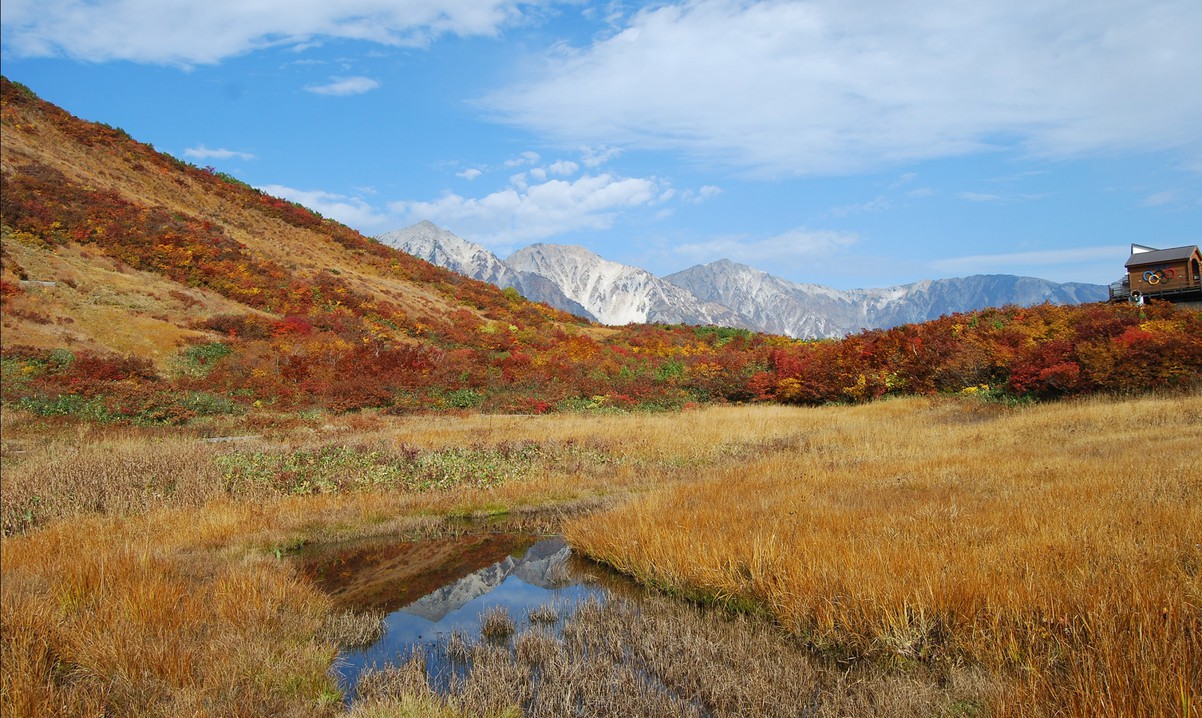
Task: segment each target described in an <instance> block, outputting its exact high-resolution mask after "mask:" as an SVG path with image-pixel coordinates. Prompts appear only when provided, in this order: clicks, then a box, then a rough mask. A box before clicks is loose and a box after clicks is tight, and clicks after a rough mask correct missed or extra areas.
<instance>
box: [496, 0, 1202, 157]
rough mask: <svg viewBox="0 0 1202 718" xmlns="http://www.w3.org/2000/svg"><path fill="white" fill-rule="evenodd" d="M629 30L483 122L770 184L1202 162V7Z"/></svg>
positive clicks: (952, 1) (760, 19)
mask: <svg viewBox="0 0 1202 718" xmlns="http://www.w3.org/2000/svg"><path fill="white" fill-rule="evenodd" d="M623 23H624V26H623V27H622V28H621V29H620V30H619V31H615V32H611V33H609V34H606V35H604V36H602V37H600V38H599V39H597V40H595V41H594V42H592V43H591V44H588V45H586V46H583V47H577V48H572V47H564V46H562V45H561V46H557V47H556V48H555V49H554V50H553V51H551V52H549V53H548V55H547V56H546V62H545V66H544V68H543V69H542V71H541V73H540V74H539V75H537V76H535V77H533V78H523V80H522V82H521V83H515V84H514V85H513V86H511V87H508V88H504V89H502V90H500V91H497V92H494V93H492V94H490V95H488V96H487V97H485V98H483V100H482V102H483V104H484V105H485V106H487V107H488V108H490V109H491V110H493V111H494V112H495V113H497V114H498V115H499V116H500V117H502V118H503V119H504V120H505V121H507V122H509V123H512V124H514V125H517V126H521V127H523V128H526V129H529V130H533V131H536V132H540V133H543V134H544V135H546V136H549V137H553V138H556V139H558V140H560V141H563V142H565V143H574V144H581V145H588V146H598V145H609V146H623V147H627V148H630V149H666V150H672V151H676V152H679V153H682V154H685V155H690V156H697V157H701V158H705V159H706V160H708V161H710V162H721V163H725V164H728V165H732V166H735V167H742V168H745V169H746V170H748V171H751V172H753V173H756V174H760V175H769V176H788V175H813V174H842V173H853V172H861V171H866V170H877V169H880V168H884V167H889V166H895V165H898V164H900V163H905V162H911V161H917V160H924V159H931V158H944V157H954V156H963V155H968V154H974V153H982V152H995V151H997V150H998V149H1005V150H1010V151H1012V152H1017V153H1020V154H1025V155H1040V156H1053V157H1071V156H1080V155H1085V154H1091V153H1114V152H1125V151H1132V152H1142V151H1171V152H1176V153H1177V155H1178V156H1179V157H1180V158H1181V162H1182V163H1183V164H1186V163H1188V162H1189V160H1190V159H1191V158H1192V160H1193V163H1192V165H1193V166H1198V165H1199V164H1200V163H1202V123H1199V122H1198V121H1197V118H1198V117H1202V93H1199V92H1197V90H1196V84H1197V78H1198V77H1199V76H1202V43H1199V42H1198V36H1199V32H1200V31H1202V3H1198V2H1196V1H1192V0H1111V1H1110V2H1104V3H1084V2H1072V1H1070V0H1053V1H1051V2H1044V3H1014V2H1011V1H1010V0H979V1H978V2H974V3H971V6H968V5H965V4H964V3H963V2H960V1H959V0H931V1H930V2H924V3H922V5H921V7H915V6H913V5H912V4H908V3H897V2H892V1H891V0H865V1H864V2H855V3H847V2H843V1H842V0H808V1H806V2H783V1H782V2H776V1H771V2H744V1H743V0H691V1H689V2H676V3H665V4H653V5H650V6H648V7H646V8H645V9H643V10H642V11H640V12H638V13H636V14H634V15H633V16H631V17H630V18H628V19H626V18H624V19H623ZM1148 48H1156V51H1155V52H1149V51H1148ZM999 58H1002V59H1004V61H999ZM636 77H637V78H638V81H637V82H631V81H630V78H636Z"/></svg>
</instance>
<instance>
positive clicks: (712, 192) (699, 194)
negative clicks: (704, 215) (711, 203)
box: [680, 184, 722, 204]
mask: <svg viewBox="0 0 1202 718" xmlns="http://www.w3.org/2000/svg"><path fill="white" fill-rule="evenodd" d="M720 194H722V188H721V187H715V186H713V185H709V184H707V185H704V186H702V187H701V188H700V189H698V190H685V191H684V192H681V193H680V196H681V199H683V200H684V201H685V202H691V203H693V204H701V203H702V202H705V201H707V200H710V199H713V198H714V197H717V196H718V195H720Z"/></svg>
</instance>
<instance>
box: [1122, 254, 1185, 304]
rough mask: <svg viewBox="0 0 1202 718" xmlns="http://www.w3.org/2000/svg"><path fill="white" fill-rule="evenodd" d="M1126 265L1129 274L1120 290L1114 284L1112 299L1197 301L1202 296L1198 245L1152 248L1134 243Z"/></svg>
mask: <svg viewBox="0 0 1202 718" xmlns="http://www.w3.org/2000/svg"><path fill="white" fill-rule="evenodd" d="M1125 266H1126V268H1127V276H1126V277H1124V278H1123V281H1122V282H1121V283H1120V286H1119V287H1118V289H1117V291H1116V288H1115V287H1114V286H1113V285H1112V287H1111V299H1112V300H1115V301H1142V300H1144V299H1166V300H1169V301H1175V302H1176V301H1181V302H1196V301H1198V300H1200V299H1202V251H1199V249H1198V247H1197V246H1186V247H1173V248H1172V249H1153V248H1152V247H1144V246H1142V245H1139V244H1133V245H1131V257H1130V258H1129V259H1128V260H1127V264H1126V265H1125Z"/></svg>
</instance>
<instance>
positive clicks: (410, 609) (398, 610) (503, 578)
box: [304, 535, 607, 700]
mask: <svg viewBox="0 0 1202 718" xmlns="http://www.w3.org/2000/svg"><path fill="white" fill-rule="evenodd" d="M502 553H503V554H504V555H503V556H502V557H500V558H498V555H500V554H502ZM485 561H491V562H490V563H487V564H486V565H483V566H479V567H476V566H477V565H478V564H480V563H483V562H485ZM304 570H305V571H306V572H307V573H308V574H309V575H310V576H311V577H312V578H314V579H315V580H316V581H318V582H319V583H322V584H324V585H325V588H326V589H327V590H328V591H330V593H331V594H332V595H333V596H334V597H335V600H336V601H337V602H339V603H341V604H342V606H343V607H346V608H356V609H358V610H364V609H374V610H382V611H385V612H386V616H385V618H384V628H385V631H384V635H383V637H382V638H380V640H379V641H377V642H376V643H375V644H373V645H371V646H368V647H366V648H362V649H353V650H347V651H344V652H343V653H342V654H340V656H339V660H338V662H337V666H336V667H337V670H338V673H339V675H340V677H341V683H342V686H343V689H344V691H346V695H347V696H348V698H349V699H352V700H353V697H354V696H353V692H354V686H355V684H356V683H357V682H358V679H359V675H360V674H361V673H362V672H363V670H364V669H366V668H369V667H371V666H381V667H382V666H386V665H395V664H398V663H402V662H404V661H405V660H406V659H408V658H409V656H410V655H412V654H413V653H414V652H415V651H421V652H423V653H424V654H425V658H426V666H427V670H428V672H429V677H430V682H431V685H432V686H433V687H435V689H436V690H438V689H445V687H446V686H447V685H448V684H449V682H450V681H451V679H452V677H453V676H455V675H462V673H463V672H464V671H466V670H467V666H466V665H464V664H463V663H462V662H455V661H451V660H449V659H448V658H447V657H446V651H445V650H444V648H443V647H444V646H445V645H446V644H447V641H448V640H450V639H451V637H452V636H453V635H455V634H458V636H459V637H460V638H462V639H465V640H468V641H472V640H476V639H477V638H478V637H479V636H480V632H481V621H482V618H483V616H484V614H485V613H487V612H489V611H491V610H495V609H497V608H503V609H505V610H506V611H507V612H508V615H509V617H510V618H511V619H512V620H513V622H514V624H515V628H516V630H517V631H519V632H520V631H522V630H523V629H525V628H528V627H530V626H531V625H533V623H534V622H535V621H532V620H531V618H530V614H531V612H532V611H535V609H540V608H544V607H551V608H552V609H553V611H552V612H551V613H552V614H553V615H554V616H555V617H556V618H555V619H554V620H551V621H548V620H546V617H545V616H540V617H539V619H538V625H539V626H540V627H542V628H543V629H544V630H552V631H555V632H558V631H560V630H561V629H562V624H563V622H564V620H565V618H564V617H565V616H567V615H569V614H570V613H571V611H572V609H573V608H574V607H575V606H576V605H578V604H579V603H580V602H581V601H584V600H586V599H588V598H590V597H593V598H595V599H597V600H599V601H604V600H605V597H606V591H607V590H606V588H605V587H603V586H602V585H601V583H600V581H599V579H598V578H597V576H596V573H595V571H596V569H595V567H590V566H589V565H588V564H586V563H585V562H583V561H581V560H579V559H573V556H572V550H571V548H570V547H569V546H568V545H567V543H566V542H565V541H564V540H563V539H562V538H560V537H554V538H542V539H535V538H533V537H529V536H521V535H500V536H487V537H465V538H461V539H456V540H454V541H450V540H448V541H443V542H439V541H431V542H421V543H417V544H392V545H378V546H369V547H361V548H358V549H354V550H350V551H343V552H340V553H338V554H332V555H325V556H321V557H310V558H309V559H308V560H307V561H306V562H305V569H304ZM415 594H420V595H415Z"/></svg>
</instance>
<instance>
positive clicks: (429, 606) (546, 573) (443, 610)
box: [400, 537, 572, 623]
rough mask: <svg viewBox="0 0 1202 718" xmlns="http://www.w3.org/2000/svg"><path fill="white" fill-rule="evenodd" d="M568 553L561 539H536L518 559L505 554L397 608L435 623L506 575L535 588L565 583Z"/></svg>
mask: <svg viewBox="0 0 1202 718" xmlns="http://www.w3.org/2000/svg"><path fill="white" fill-rule="evenodd" d="M571 553H572V550H571V549H570V548H569V547H568V545H567V543H566V542H565V541H564V540H563V539H562V538H558V537H557V538H553V539H548V540H546V541H539V542H538V543H536V544H534V545H533V546H531V547H530V548H529V549H528V550H527V551H526V553H525V555H523V556H522V557H521V558H520V559H518V558H514V557H513V556H507V557H506V558H505V560H503V561H500V562H498V563H494V564H493V565H491V566H487V567H485V568H482V569H480V570H479V571H476V572H475V573H473V574H471V575H469V576H464V577H463V578H461V579H459V580H458V581H456V582H455V583H452V584H449V585H447V586H444V587H442V588H440V589H438V590H437V591H435V592H433V593H430V594H427V595H425V596H422V597H421V598H419V599H418V600H416V601H414V602H413V603H411V604H409V605H408V606H405V607H403V608H401V609H400V610H401V611H402V612H404V613H410V614H413V615H415V616H421V617H422V618H425V619H426V620H428V621H432V622H434V623H437V622H438V621H441V620H442V619H443V618H444V617H446V615H447V614H449V613H451V612H452V611H457V610H459V609H460V608H463V607H464V606H465V605H467V603H468V601H471V600H472V599H473V598H477V597H479V596H483V595H484V594H486V593H488V592H489V591H492V590H493V589H495V588H496V587H497V586H500V585H501V583H502V582H503V581H504V580H505V579H507V578H509V577H510V576H516V577H518V578H520V579H521V580H523V581H525V582H526V583H528V584H531V585H533V586H538V587H539V588H547V589H551V588H558V587H560V586H564V585H566V584H567V583H568V579H567V571H566V569H565V566H564V564H565V563H566V562H567V560H568V556H570V555H571Z"/></svg>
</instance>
